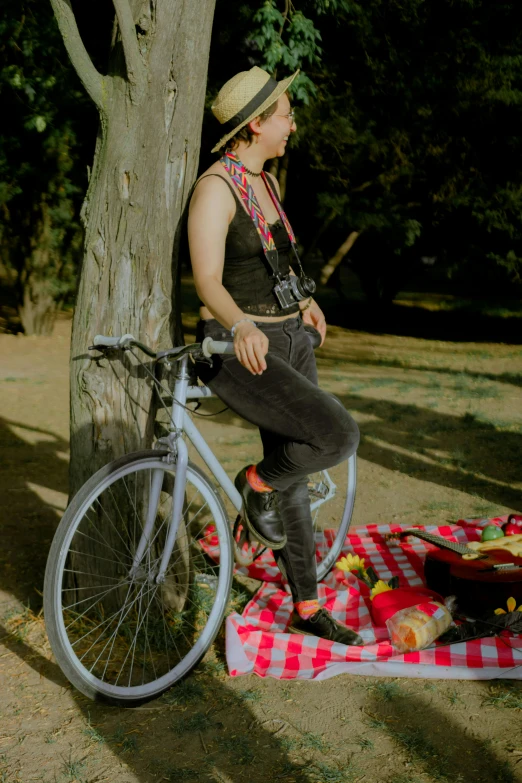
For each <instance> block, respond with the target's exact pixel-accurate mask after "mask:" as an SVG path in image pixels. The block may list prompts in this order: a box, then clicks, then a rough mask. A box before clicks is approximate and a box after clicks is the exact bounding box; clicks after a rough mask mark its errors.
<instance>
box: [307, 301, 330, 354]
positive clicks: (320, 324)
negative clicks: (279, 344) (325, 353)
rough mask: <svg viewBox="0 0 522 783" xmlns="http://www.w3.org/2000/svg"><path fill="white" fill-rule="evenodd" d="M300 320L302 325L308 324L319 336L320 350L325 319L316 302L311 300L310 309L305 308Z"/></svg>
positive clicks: (323, 338)
mask: <svg viewBox="0 0 522 783" xmlns="http://www.w3.org/2000/svg"><path fill="white" fill-rule="evenodd" d="M301 318H302V319H303V323H305V324H309V325H310V326H313V327H314V328H315V329H317V331H318V332H319V334H320V335H321V345H320V346H319V348H322V347H323V343H324V340H325V337H326V319H325V317H324V313H323V311H322V310H321V308H320V307H319V305H318V304H317V302H314V301H313V300H312V304H311V305H310V307H307V308H306V310H303V311H302V312H301Z"/></svg>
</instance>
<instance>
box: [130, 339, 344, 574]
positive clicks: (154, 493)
mask: <svg viewBox="0 0 522 783" xmlns="http://www.w3.org/2000/svg"><path fill="white" fill-rule="evenodd" d="M207 339H208V338H207ZM229 345H230V344H229V343H222V342H217V341H210V342H209V349H210V351H211V352H212V353H225V352H226V351H225V349H224V346H226V347H227V348H228V347H229ZM187 362H188V355H187V356H183V357H182V358H181V359H179V360H178V363H179V368H178V372H177V373H176V375H175V384H174V392H173V396H172V410H171V419H170V425H171V432H170V434H169V435H168V436H167V438H162V439H161V440H160V441H159V442H158V443H157V444H156V448H161V447H164V446H165V445H166V446H167V447H168V448H169V450H170V451H171V452H172V454H173V455H174V458H173V459H174V460H175V462H176V476H175V480H174V490H173V493H172V517H171V520H170V524H169V530H168V533H167V538H166V541H165V548H164V550H163V553H162V556H161V562H160V567H159V570H158V573H157V575H156V579H155V581H156V582H157V583H162V582H164V581H165V574H166V571H167V567H168V563H169V560H170V557H171V554H172V550H173V548H174V542H175V541H176V536H177V534H178V528H179V524H180V521H181V518H182V515H183V501H184V497H185V480H186V475H187V466H188V448H187V444H186V443H185V441H184V440H183V437H182V436H183V434H185V435H186V436H187V438H188V439H189V441H190V442H191V443H192V445H193V446H194V448H195V449H196V451H197V452H198V454H199V455H200V457H201V458H202V459H203V461H204V462H205V464H206V465H207V467H208V468H209V470H210V472H211V473H212V474H213V476H214V477H215V478H216V480H217V482H218V483H219V485H220V486H221V488H222V489H223V491H224V492H225V494H226V496H227V497H228V498H229V500H230V502H231V503H232V505H233V507H234V508H235V509H236V511H237V512H238V514H239V513H240V512H241V509H242V505H243V501H242V498H241V495H240V494H239V492H238V491H237V489H236V488H235V486H234V484H233V483H232V481H231V480H230V478H229V477H228V475H227V474H226V472H225V470H224V469H223V467H222V466H221V463H220V462H219V460H218V458H217V457H216V455H215V454H214V452H213V451H212V449H211V448H210V446H209V445H208V443H207V442H206V440H205V438H204V437H203V435H202V434H201V433H200V431H199V430H198V428H197V427H196V425H195V424H194V423H193V421H192V419H191V418H190V415H189V413H188V411H187V410H186V409H185V407H184V406H185V405H186V402H187V400H198V399H201V398H209V397H216V396H217V395H215V394H214V393H213V392H212V390H211V389H209V388H208V386H190V385H189V384H190V376H189V374H188V372H187ZM168 366H169V365H167V367H168ZM178 403H179V404H178ZM173 459H172V458H171V459H170V461H173ZM323 472H324V474H325V482H324V490H326V494H325V495H324V496H323V497H320V498H319V499H318V500H316V501H315V502H314V503H312V506H311V508H312V510H314V509H316V508H317V507H318V506H319V505H321V504H322V503H324V502H325V501H327V500H329V499H330V498H331V497H332V495H333V494H335V490H336V485H335V484H334V482H333V481H332V480H331V478H330V476H329V475H328V473H327V471H323ZM162 484H163V471H162V470H155V471H154V472H153V477H152V482H151V490H150V497H149V504H148V510H147V518H146V520H145V525H144V527H143V533H142V535H141V538H140V541H139V543H138V546H137V549H136V553H135V555H134V560H133V564H132V567H131V570H130V576H134V575H135V574H136V573H137V571H138V568H139V565H140V563H141V560H142V558H143V555H144V554H145V551H146V549H147V544H148V543H149V539H150V536H151V534H152V530H153V527H154V521H155V519H156V514H157V510H158V504H159V499H160V494H161V488H162Z"/></svg>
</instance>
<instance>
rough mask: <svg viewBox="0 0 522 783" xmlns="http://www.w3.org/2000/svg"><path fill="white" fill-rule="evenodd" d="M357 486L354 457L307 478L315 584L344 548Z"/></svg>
mask: <svg viewBox="0 0 522 783" xmlns="http://www.w3.org/2000/svg"><path fill="white" fill-rule="evenodd" d="M356 486H357V456H356V454H353V455H352V456H351V457H349V459H347V460H345V461H344V462H342V463H341V464H340V465H336V466H335V467H334V468H328V470H322V471H320V472H318V473H314V474H312V475H311V476H310V477H309V481H308V492H309V495H310V506H311V510H312V521H313V525H314V539H315V547H316V561H317V581H318V582H320V581H321V580H322V579H324V577H325V576H326V575H327V574H328V573H329V572H330V571H331V569H332V568H333V566H334V564H335V562H336V560H337V559H338V557H339V555H340V553H341V550H342V548H343V544H344V542H345V540H346V534H347V533H348V529H349V527H350V521H351V519H352V514H353V507H354V503H355V490H356Z"/></svg>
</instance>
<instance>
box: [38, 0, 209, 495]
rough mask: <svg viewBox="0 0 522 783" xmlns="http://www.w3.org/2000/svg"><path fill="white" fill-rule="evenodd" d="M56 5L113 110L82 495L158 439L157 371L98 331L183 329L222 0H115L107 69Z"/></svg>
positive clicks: (81, 385) (100, 178)
mask: <svg viewBox="0 0 522 783" xmlns="http://www.w3.org/2000/svg"><path fill="white" fill-rule="evenodd" d="M52 3H53V6H54V8H55V13H56V16H57V19H58V23H59V25H60V29H61V31H62V34H63V35H64V40H65V43H66V45H67V48H68V51H69V55H70V56H71V59H72V61H73V63H74V64H75V66H76V68H77V70H78V73H79V75H80V76H81V78H82V80H83V82H84V85H85V87H86V89H87V90H88V92H89V94H90V95H91V97H92V98H93V100H95V102H96V103H97V105H98V108H99V110H100V117H101V124H100V133H99V137H98V142H97V146H96V153H95V159H94V164H93V169H92V175H91V179H90V182H89V188H88V192H87V196H86V199H85V202H84V205H83V208H82V220H83V223H84V226H85V255H84V261H83V266H82V271H81V277H80V283H79V290H78V296H77V301H76V308H75V313H74V322H73V335H72V346H71V349H72V350H71V356H72V363H71V472H70V478H71V486H70V490H71V493H74V492H75V491H76V490H77V489H78V488H79V486H80V485H81V484H82V483H83V482H84V481H85V480H86V478H87V477H88V476H89V475H91V474H92V473H93V472H94V471H95V470H96V469H97V468H98V467H100V465H102V464H105V463H107V462H108V461H109V460H111V459H113V458H115V457H117V456H119V455H121V454H122V453H124V452H128V451H133V450H136V449H138V448H143V447H146V446H150V445H151V441H152V432H153V420H154V413H153V410H152V408H153V400H152V390H151V387H150V384H149V383H148V381H147V378H146V375H145V373H144V372H143V371H142V370H141V369H140V368H136V367H135V366H134V365H135V362H134V361H131V358H130V357H129V356H128V354H126V355H125V356H124V357H122V356H115V357H114V358H113V360H112V361H111V362H109V361H108V360H107V359H105V358H103V359H101V360H98V359H96V354H95V353H93V352H89V351H88V347H89V345H92V340H93V337H94V336H95V335H96V334H104V335H112V336H116V335H123V334H129V333H130V334H133V335H134V336H135V337H136V338H137V339H139V340H141V341H142V342H145V343H147V344H149V345H150V346H151V347H152V348H154V349H159V348H160V347H163V348H166V347H167V346H168V345H169V344H172V339H173V334H174V331H176V322H177V324H178V327H179V312H180V311H179V303H178V302H174V303H173V301H172V299H173V295H174V291H175V285H174V281H175V276H176V271H177V260H176V259H174V261H173V249H174V246H175V238H176V233H177V232H178V233H179V224H180V218H181V215H182V212H183V210H184V208H185V206H186V203H187V198H188V195H189V191H190V187H191V185H192V182H193V181H194V179H195V176H196V171H197V165H198V157H199V144H200V133H201V122H202V115H203V106H204V98H205V87H206V76H207V65H208V52H209V46H210V33H211V27H212V18H213V12H214V4H215V0H200V2H198V3H185V2H181V0H147V1H146V2H131V3H129V2H128V0H114V5H115V8H116V13H117V19H118V23H119V24H118V28H117V30H119V33H118V34H117V35H115V38H114V47H113V52H112V57H111V64H110V71H109V75H108V76H105V77H104V76H101V75H100V74H98V72H97V71H96V70H95V69H94V66H92V63H90V61H89V60H88V56H87V57H86V52H85V50H84V49H82V44H81V41H79V37H78V36H77V29H75V24H74V18H73V17H72V12H71V11H70V0H52ZM130 14H132V18H131V17H130ZM71 17H72V19H71ZM133 20H134V22H135V23H136V28H137V30H136V29H135V28H134V24H133ZM71 31H72V32H71ZM136 32H137V35H136ZM75 38H78V39H77V40H75ZM71 40H72V43H71ZM74 47H76V48H74ZM173 305H174V309H173ZM173 313H174V316H173ZM177 333H178V334H179V333H180V332H179V328H178V329H177ZM141 358H144V357H143V356H142V357H141Z"/></svg>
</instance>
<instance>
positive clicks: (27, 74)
mask: <svg viewBox="0 0 522 783" xmlns="http://www.w3.org/2000/svg"><path fill="white" fill-rule="evenodd" d="M0 37H1V39H2V41H4V45H3V46H2V47H1V48H0V98H1V101H2V115H3V116H2V129H1V132H0V214H1V216H2V219H1V221H0V260H1V264H2V265H3V267H4V269H5V270H9V272H10V273H11V277H12V278H13V280H14V283H15V291H16V297H15V299H16V306H17V309H18V314H19V317H20V322H21V325H22V328H23V330H24V332H25V333H26V334H49V333H50V332H51V330H52V326H53V323H54V317H55V314H56V311H57V309H58V308H59V307H60V305H61V303H62V302H63V300H64V299H65V298H66V297H67V296H68V295H70V294H71V292H72V291H73V289H74V286H75V273H76V263H77V258H78V255H79V252H80V246H81V227H80V223H79V220H78V210H79V204H80V196H81V192H82V186H83V185H84V184H85V185H86V181H87V179H86V175H85V171H86V170H85V167H84V168H83V170H82V167H81V166H80V163H79V161H80V159H81V157H82V154H83V155H85V150H84V149H82V146H84V144H83V137H82V134H81V132H80V133H78V131H79V128H81V125H82V123H85V120H86V114H87V105H86V104H87V100H86V99H85V98H84V96H83V91H82V90H81V88H80V86H79V85H78V82H77V79H76V78H75V77H74V75H73V73H72V69H71V68H69V67H67V63H65V65H64V63H63V61H64V59H65V58H64V57H63V46H62V43H61V40H60V36H59V33H58V30H57V29H56V25H55V23H54V20H53V16H52V11H51V8H50V7H49V6H48V5H47V4H46V3H39V2H37V0H24V2H23V3H20V4H17V5H15V6H12V7H11V8H10V13H9V14H5V15H2V19H1V20H0ZM71 107H74V111H71Z"/></svg>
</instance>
